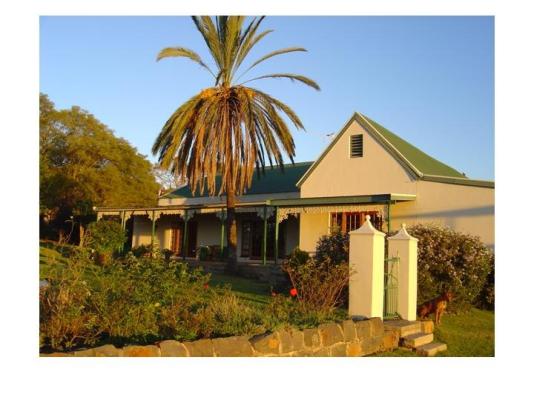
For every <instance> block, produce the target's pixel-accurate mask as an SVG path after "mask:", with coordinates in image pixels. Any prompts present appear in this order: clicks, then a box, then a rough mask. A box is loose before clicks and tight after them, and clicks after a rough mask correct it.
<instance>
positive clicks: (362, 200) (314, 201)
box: [267, 193, 415, 207]
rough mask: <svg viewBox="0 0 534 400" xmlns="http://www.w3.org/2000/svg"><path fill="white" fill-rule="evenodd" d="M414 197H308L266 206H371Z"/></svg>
mask: <svg viewBox="0 0 534 400" xmlns="http://www.w3.org/2000/svg"><path fill="white" fill-rule="evenodd" d="M412 200H415V195H409V194H394V193H392V194H372V195H365V196H339V197H308V198H300V199H280V200H278V199H277V200H268V201H267V204H268V205H270V206H275V207H291V206H320V205H341V204H371V203H384V204H387V203H388V202H390V201H412Z"/></svg>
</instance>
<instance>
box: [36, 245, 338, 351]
mask: <svg viewBox="0 0 534 400" xmlns="http://www.w3.org/2000/svg"><path fill="white" fill-rule="evenodd" d="M41 278H42V279H43V283H44V285H43V287H42V288H41V292H40V311H41V314H40V343H41V347H42V348H43V350H69V349H73V348H77V347H81V346H92V345H98V344H103V343H113V344H116V345H119V346H121V345H125V344H129V343H132V344H133V343H138V344H146V343H154V342H155V341H157V340H164V339H175V340H181V341H184V340H195V339H199V338H209V337H221V336H230V335H253V334H257V333H262V332H265V331H268V330H272V329H275V328H277V327H280V326H286V325H293V326H298V327H306V326H312V325H314V324H317V323H321V322H325V321H329V320H332V319H333V318H335V315H336V314H335V312H334V311H333V310H331V309H329V308H324V307H323V308H321V307H316V308H313V307H307V306H303V304H301V302H300V301H298V300H297V299H294V298H290V297H289V296H283V295H278V296H276V297H273V298H272V304H268V305H265V306H263V305H259V304H254V303H250V302H248V301H246V300H243V299H241V298H239V297H237V296H236V295H235V294H234V293H233V292H231V291H230V290H229V288H222V289H221V288H218V287H216V288H211V287H210V286H209V279H210V275H209V274H204V273H203V272H202V271H201V270H200V269H191V268H189V267H188V266H187V264H185V263H181V262H176V261H173V260H171V261H165V260H164V258H163V257H161V256H157V257H141V258H137V257H135V256H134V255H133V254H132V253H129V254H127V255H126V256H125V257H123V258H118V259H116V260H114V261H113V262H112V263H110V264H109V265H108V266H107V267H106V268H101V267H99V266H97V265H94V264H92V261H91V260H90V259H89V258H88V257H87V256H85V255H84V254H83V253H80V254H79V255H78V256H76V257H72V258H71V259H67V261H66V265H57V266H56V267H54V268H49V269H47V270H46V271H44V272H43V275H42V276H41ZM312 287H315V288H319V289H318V290H320V286H312ZM306 290H307V289H302V292H303V293H305V292H306ZM304 296H306V295H304ZM306 305H307V303H306Z"/></svg>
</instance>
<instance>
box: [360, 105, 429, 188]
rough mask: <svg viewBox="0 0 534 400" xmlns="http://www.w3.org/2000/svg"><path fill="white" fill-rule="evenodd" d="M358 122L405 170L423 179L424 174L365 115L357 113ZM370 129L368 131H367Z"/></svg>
mask: <svg viewBox="0 0 534 400" xmlns="http://www.w3.org/2000/svg"><path fill="white" fill-rule="evenodd" d="M355 116H356V121H357V122H359V123H360V125H362V127H363V128H364V129H365V130H366V131H367V132H368V133H369V134H370V135H371V136H372V137H373V138H375V139H376V140H377V141H378V142H379V143H380V144H381V145H382V146H383V147H384V148H385V149H386V151H387V152H388V153H389V154H390V155H391V156H393V158H394V159H395V160H396V161H397V162H399V163H400V164H401V165H402V166H404V168H406V169H407V170H408V171H409V172H411V173H412V174H413V176H414V177H416V178H421V177H422V176H423V175H424V174H423V173H422V172H421V171H419V169H417V167H416V166H415V165H413V164H412V163H411V162H410V161H409V160H408V159H407V158H406V157H405V156H404V155H403V154H402V153H401V152H400V151H399V150H398V149H397V148H396V147H395V146H394V145H393V144H392V143H391V142H390V141H389V140H387V139H386V138H385V137H384V135H382V134H381V133H380V132H379V131H378V129H376V128H375V127H374V126H373V124H371V123H370V122H369V121H368V120H367V118H366V117H365V115H363V114H361V113H359V112H356V113H355ZM366 128H368V129H366Z"/></svg>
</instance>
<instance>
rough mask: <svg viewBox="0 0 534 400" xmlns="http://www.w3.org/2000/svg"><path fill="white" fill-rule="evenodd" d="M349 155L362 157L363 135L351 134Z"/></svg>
mask: <svg viewBox="0 0 534 400" xmlns="http://www.w3.org/2000/svg"><path fill="white" fill-rule="evenodd" d="M350 156H351V158H352V157H363V135H352V136H351V137H350Z"/></svg>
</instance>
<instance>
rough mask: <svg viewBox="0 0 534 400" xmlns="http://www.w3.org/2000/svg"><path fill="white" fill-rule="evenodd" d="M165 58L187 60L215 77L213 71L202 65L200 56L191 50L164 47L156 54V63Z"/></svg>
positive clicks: (204, 64)
mask: <svg viewBox="0 0 534 400" xmlns="http://www.w3.org/2000/svg"><path fill="white" fill-rule="evenodd" d="M167 57H185V58H189V59H190V60H192V61H194V62H196V63H197V64H200V65H201V66H202V67H204V68H206V69H207V70H208V72H209V73H210V74H211V75H213V77H215V74H214V73H213V71H212V70H211V69H210V68H209V67H208V66H207V65H206V63H204V61H202V58H200V56H199V55H198V54H197V53H195V52H194V51H193V50H190V49H187V48H185V47H166V48H164V49H163V50H161V51H160V52H159V53H158V57H157V58H156V61H159V60H161V59H163V58H167Z"/></svg>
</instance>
